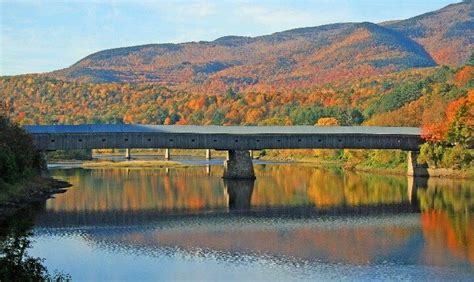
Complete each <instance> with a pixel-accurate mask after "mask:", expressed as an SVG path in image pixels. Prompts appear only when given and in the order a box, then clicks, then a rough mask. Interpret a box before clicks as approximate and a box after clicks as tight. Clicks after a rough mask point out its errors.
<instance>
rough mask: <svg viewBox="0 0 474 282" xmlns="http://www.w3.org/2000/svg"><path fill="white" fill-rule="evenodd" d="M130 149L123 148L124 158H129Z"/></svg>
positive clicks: (130, 156)
mask: <svg viewBox="0 0 474 282" xmlns="http://www.w3.org/2000/svg"><path fill="white" fill-rule="evenodd" d="M130 151H131V149H125V158H126V159H127V160H130V159H131V158H132V155H131V154H130Z"/></svg>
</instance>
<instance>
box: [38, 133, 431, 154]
mask: <svg viewBox="0 0 474 282" xmlns="http://www.w3.org/2000/svg"><path fill="white" fill-rule="evenodd" d="M32 135H33V140H34V143H35V145H36V146H37V148H38V149H40V150H68V149H101V148H118V149H119V148H180V149H217V150H260V149H311V148H327V149H342V148H348V149H401V150H406V151H417V150H418V149H419V146H420V144H421V143H422V140H421V137H420V136H416V135H395V134H387V135H384V134H348V133H346V134H334V133H333V134H248V133H247V134H199V133H163V132H144V133H137V132H122V133H120V132H115V133H99V132H97V133H33V134H32ZM103 139H104V140H105V141H103ZM53 140H54V142H53ZM80 140H81V141H80ZM236 140H237V141H236Z"/></svg>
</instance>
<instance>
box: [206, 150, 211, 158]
mask: <svg viewBox="0 0 474 282" xmlns="http://www.w3.org/2000/svg"><path fill="white" fill-rule="evenodd" d="M210 159H211V150H210V149H206V160H210Z"/></svg>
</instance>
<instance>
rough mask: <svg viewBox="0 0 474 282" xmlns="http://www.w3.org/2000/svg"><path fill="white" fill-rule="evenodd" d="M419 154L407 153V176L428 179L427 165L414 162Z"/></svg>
mask: <svg viewBox="0 0 474 282" xmlns="http://www.w3.org/2000/svg"><path fill="white" fill-rule="evenodd" d="M419 153H420V152H415V151H409V152H408V157H407V160H408V167H407V175H408V176H414V177H428V176H429V174H428V165H427V164H419V163H417V162H416V159H417V158H418V155H419Z"/></svg>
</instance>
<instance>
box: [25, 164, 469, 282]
mask: <svg viewBox="0 0 474 282" xmlns="http://www.w3.org/2000/svg"><path fill="white" fill-rule="evenodd" d="M51 174H52V176H54V177H56V178H59V179H63V180H66V181H69V182H70V183H71V184H73V185H74V186H73V187H72V188H70V189H69V191H67V192H66V193H64V194H60V195H56V196H55V198H54V199H50V200H48V201H46V202H45V203H44V204H43V205H40V206H38V207H36V208H35V210H34V211H33V212H30V213H29V214H30V216H32V217H33V218H34V227H33V234H34V235H32V236H31V237H30V238H31V240H32V241H33V244H32V248H31V250H30V251H29V253H30V255H32V256H38V257H43V258H45V261H44V264H45V265H46V266H47V267H48V269H50V270H54V269H57V270H61V271H63V272H65V273H68V274H70V275H71V276H72V278H73V280H133V281H137V280H162V279H166V280H175V279H187V280H196V279H206V280H229V279H230V280H275V279H278V280H287V279H303V280H314V279H333V280H341V279H347V280H353V279H358V280H365V279H381V278H382V279H384V278H385V279H394V280H395V279H396V280H398V279H410V280H415V279H423V280H427V279H434V280H453V279H456V280H472V279H474V272H473V271H474V234H473V230H474V217H473V215H474V183H473V182H472V181H459V180H440V179H430V180H428V181H426V180H425V181H423V180H417V181H413V180H412V179H407V178H406V177H403V176H381V175H372V174H364V173H352V172H344V171H342V170H338V169H332V170H323V169H315V168H311V167H306V166H303V165H294V164H291V165H290V164H258V165H256V174H257V180H256V181H224V180H222V179H221V177H220V176H221V175H222V168H221V167H220V166H211V167H207V168H206V167H202V166H199V167H190V168H185V169H169V170H165V169H160V170H154V169H92V170H86V169H80V168H72V169H62V168H57V169H53V170H51Z"/></svg>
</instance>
